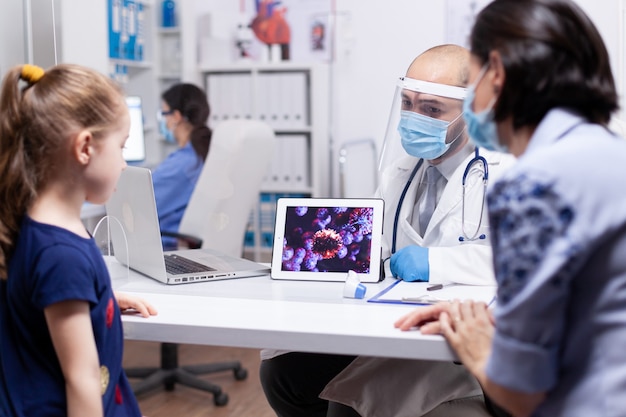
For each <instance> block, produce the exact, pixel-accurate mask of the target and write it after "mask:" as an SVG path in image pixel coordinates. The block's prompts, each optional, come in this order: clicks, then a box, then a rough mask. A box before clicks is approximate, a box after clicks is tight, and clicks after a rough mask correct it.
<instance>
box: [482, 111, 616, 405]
mask: <svg viewBox="0 0 626 417" xmlns="http://www.w3.org/2000/svg"><path fill="white" fill-rule="evenodd" d="M625 178H626V141H625V140H624V139H623V138H621V137H617V136H615V135H613V134H612V133H610V132H609V131H608V130H607V129H605V128H604V127H602V126H599V125H594V124H589V123H587V122H586V121H585V120H584V119H582V118H580V117H578V116H577V115H575V114H572V113H571V112H568V111H566V110H564V109H555V110H552V111H551V112H549V113H548V114H547V115H546V116H545V117H544V119H543V120H542V122H541V123H540V124H539V126H538V127H537V129H536V130H535V132H534V134H533V136H532V138H531V140H530V143H529V145H528V148H527V150H526V152H525V153H524V154H523V155H522V156H521V157H520V158H519V159H518V162H517V164H516V165H514V166H513V168H512V169H510V170H509V171H507V172H506V173H505V175H504V176H503V177H502V178H501V179H500V180H499V181H498V182H497V183H496V184H494V186H493V188H492V189H491V190H490V192H489V197H488V206H489V215H490V218H489V222H490V224H491V230H492V235H491V236H492V243H493V259H494V265H495V274H496V280H497V282H498V306H497V308H496V310H495V317H496V331H495V335H494V339H493V344H492V353H491V356H490V358H489V361H488V364H487V375H488V377H489V378H490V379H491V380H492V381H494V382H496V383H497V384H500V385H502V386H505V387H507V388H509V389H512V390H517V391H521V392H528V393H533V392H546V393H547V396H546V398H545V401H544V402H543V403H542V404H540V405H539V407H538V408H537V409H536V410H535V412H534V413H533V416H550V417H553V416H568V417H578V416H580V417H583V416H584V417H588V416H604V417H609V416H615V417H617V416H623V415H624V410H626V395H624V393H625V392H626V348H624V346H626V255H625V254H626V192H624V187H623V184H624V179H625Z"/></svg>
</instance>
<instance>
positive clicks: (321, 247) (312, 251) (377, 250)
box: [271, 198, 384, 282]
mask: <svg viewBox="0 0 626 417" xmlns="http://www.w3.org/2000/svg"><path fill="white" fill-rule="evenodd" d="M383 208H384V203H383V200H381V199H373V198H371V199H356V198H280V199H278V201H277V202H276V226H275V230H274V243H273V247H272V271H271V277H272V278H273V279H291V280H308V281H345V280H346V275H347V273H348V271H350V270H353V271H355V272H356V273H357V276H358V278H359V279H360V280H361V282H378V281H379V280H380V278H381V276H382V275H381V273H380V263H381V259H380V258H381V241H382V228H383Z"/></svg>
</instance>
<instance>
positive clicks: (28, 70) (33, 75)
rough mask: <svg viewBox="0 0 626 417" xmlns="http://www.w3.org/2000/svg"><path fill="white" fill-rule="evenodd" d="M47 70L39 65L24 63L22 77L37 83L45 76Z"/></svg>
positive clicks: (31, 82)
mask: <svg viewBox="0 0 626 417" xmlns="http://www.w3.org/2000/svg"><path fill="white" fill-rule="evenodd" d="M44 74H45V71H44V70H43V68H41V67H38V66H37V65H30V64H24V65H23V66H22V74H21V77H22V79H23V80H25V81H28V82H29V83H30V84H35V83H36V82H37V81H39V80H40V79H41V77H43V75H44Z"/></svg>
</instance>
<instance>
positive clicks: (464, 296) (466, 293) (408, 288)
mask: <svg viewBox="0 0 626 417" xmlns="http://www.w3.org/2000/svg"><path fill="white" fill-rule="evenodd" d="M430 286H432V284H431V283H428V282H408V281H403V280H396V281H394V282H392V283H391V284H390V285H388V286H387V287H386V288H384V289H383V290H381V291H380V292H379V293H378V294H376V295H374V296H373V297H371V298H370V299H369V300H367V302H368V303H385V304H403V305H413V306H415V305H432V304H436V303H440V302H449V301H454V300H468V299H469V300H474V301H482V302H484V303H485V304H487V305H491V304H493V302H494V301H495V299H496V288H497V287H496V286H495V285H485V286H478V285H462V284H454V283H445V284H443V287H442V288H441V289H439V290H436V291H428V290H427V288H428V287H430Z"/></svg>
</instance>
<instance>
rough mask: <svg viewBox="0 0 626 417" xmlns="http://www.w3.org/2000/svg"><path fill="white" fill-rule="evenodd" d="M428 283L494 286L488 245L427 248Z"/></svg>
mask: <svg viewBox="0 0 626 417" xmlns="http://www.w3.org/2000/svg"><path fill="white" fill-rule="evenodd" d="M428 263H429V268H430V274H429V279H428V282H432V283H434V284H437V283H442V282H455V283H457V284H467V285H495V284H496V280H495V277H494V272H493V257H492V250H491V246H490V245H484V244H463V245H458V246H450V247H429V248H428Z"/></svg>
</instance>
